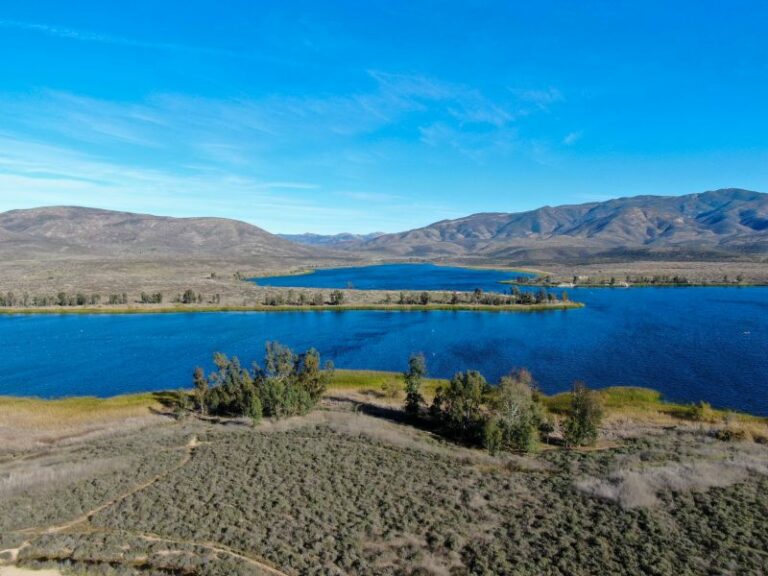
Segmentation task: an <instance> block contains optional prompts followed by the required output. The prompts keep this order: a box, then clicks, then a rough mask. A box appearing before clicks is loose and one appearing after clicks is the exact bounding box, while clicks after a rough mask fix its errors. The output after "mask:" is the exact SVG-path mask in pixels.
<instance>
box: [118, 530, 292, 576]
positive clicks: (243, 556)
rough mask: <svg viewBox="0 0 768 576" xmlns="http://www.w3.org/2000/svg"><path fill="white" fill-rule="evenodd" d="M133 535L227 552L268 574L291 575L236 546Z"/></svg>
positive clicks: (153, 540) (143, 538)
mask: <svg viewBox="0 0 768 576" xmlns="http://www.w3.org/2000/svg"><path fill="white" fill-rule="evenodd" d="M132 535H133V536H136V537H138V538H141V539H142V540H146V541H147V542H163V543H167V544H186V545H190V546H199V547H200V548H206V549H208V550H212V551H213V552H219V553H222V554H227V555H229V556H232V557H233V558H237V559H238V560H242V561H243V562H247V563H248V564H251V565H252V566H255V567H257V568H259V569H260V570H263V571H264V572H267V573H268V574H273V575H274V576H289V575H288V574H286V573H285V572H281V571H280V570H278V569H277V568H274V567H273V566H271V565H269V564H267V563H265V562H264V561H263V560H262V559H259V558H254V557H253V556H248V555H246V554H245V553H243V552H238V551H237V550H235V549H234V548H230V547H229V546H225V545H223V544H217V543H216V542H194V541H187V540H175V539H173V538H163V537H161V536H156V535H154V534H138V533H132Z"/></svg>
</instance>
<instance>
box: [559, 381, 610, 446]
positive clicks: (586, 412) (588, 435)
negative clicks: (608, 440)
mask: <svg viewBox="0 0 768 576" xmlns="http://www.w3.org/2000/svg"><path fill="white" fill-rule="evenodd" d="M602 419H603V406H602V402H601V400H600V396H599V395H598V393H597V392H595V391H593V390H590V389H589V388H587V385H586V384H584V382H574V384H573V390H572V391H571V411H570V413H569V414H568V418H567V419H566V421H565V427H564V436H565V444H566V446H568V447H573V446H590V445H593V444H594V443H595V442H597V435H598V429H599V427H600V422H601V421H602Z"/></svg>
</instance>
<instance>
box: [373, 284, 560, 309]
mask: <svg viewBox="0 0 768 576" xmlns="http://www.w3.org/2000/svg"><path fill="white" fill-rule="evenodd" d="M559 301H560V302H567V301H568V295H567V294H564V295H563V296H562V297H561V299H560V300H558V299H557V296H556V295H555V294H553V293H551V292H549V291H547V290H546V289H544V288H540V289H539V290H536V291H523V290H520V288H518V287H517V286H514V287H512V288H511V289H510V290H507V291H505V292H486V291H484V290H482V289H481V288H476V289H475V290H473V291H472V292H427V291H422V292H400V294H399V297H398V299H397V303H398V304H402V305H422V306H426V305H428V304H450V305H454V306H461V305H476V306H477V305H479V306H510V305H515V304H523V305H531V304H553V303H557V302H559ZM383 303H384V304H392V303H393V299H392V296H391V295H390V294H387V296H386V297H385V299H384V302H383Z"/></svg>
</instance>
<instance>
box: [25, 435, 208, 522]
mask: <svg viewBox="0 0 768 576" xmlns="http://www.w3.org/2000/svg"><path fill="white" fill-rule="evenodd" d="M199 445H200V442H199V441H198V439H197V436H192V438H190V439H189V442H187V444H186V445H185V446H184V449H185V454H184V457H183V458H182V459H181V460H179V462H178V463H176V464H175V465H174V466H172V467H171V468H169V469H168V470H166V471H164V472H162V473H160V474H157V475H155V476H153V477H152V478H150V479H149V480H146V481H144V482H142V483H141V484H137V485H136V486H134V487H132V488H131V489H130V490H128V491H127V492H123V493H122V494H119V495H118V496H115V497H114V498H112V499H111V500H107V501H106V502H104V503H103V504H100V505H99V506H97V507H96V508H93V509H92V510H89V511H88V512H86V513H84V514H81V515H80V516H78V517H77V518H74V519H72V520H70V521H69V522H65V523H64V524H58V525H55V526H48V527H47V528H27V529H25V530H19V532H20V533H22V534H36V535H41V534H59V533H61V532H65V531H67V530H71V529H72V528H76V527H77V526H79V525H80V524H85V523H86V522H90V521H91V518H93V517H94V516H95V515H96V514H98V513H99V512H101V511H102V510H105V509H107V508H109V507H111V506H114V505H115V504H119V503H120V502H122V501H123V500H125V499H126V498H129V497H130V496H133V495H134V494H136V493H138V492H141V491H142V490H146V489H147V488H149V487H150V486H152V485H153V484H156V483H157V482H159V481H160V480H162V479H163V478H166V477H167V476H170V475H171V474H173V473H174V472H176V471H177V470H180V469H181V468H183V467H184V466H186V465H187V464H188V463H189V461H190V460H192V455H193V454H194V452H195V449H196V448H197V447H198V446H199Z"/></svg>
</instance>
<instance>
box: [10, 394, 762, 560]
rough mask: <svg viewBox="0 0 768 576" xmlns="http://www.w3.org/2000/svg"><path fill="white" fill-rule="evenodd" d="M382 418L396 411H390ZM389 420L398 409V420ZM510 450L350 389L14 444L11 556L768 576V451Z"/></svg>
mask: <svg viewBox="0 0 768 576" xmlns="http://www.w3.org/2000/svg"><path fill="white" fill-rule="evenodd" d="M382 412H383V411H382ZM384 415H386V414H384ZM619 430H620V428H619V427H617V428H616V429H615V430H614V431H613V432H611V431H610V430H608V431H606V440H605V441H604V442H603V443H602V445H601V449H598V450H589V451H565V450H561V449H547V448H546V447H545V448H544V449H543V450H541V451H540V452H539V453H538V454H535V455H531V456H514V455H506V456H504V457H499V458H494V457H491V456H488V455H487V454H485V453H483V452H480V451H478V450H470V449H465V448H461V447H457V446H455V445H450V444H446V443H444V442H442V441H440V440H439V439H438V438H436V437H433V436H431V435H430V434H428V433H427V432H423V431H420V430H417V429H415V428H413V427H411V426H407V425H403V424H398V423H396V422H394V421H391V420H387V419H385V418H382V417H375V416H373V415H366V414H363V413H360V411H359V410H356V409H355V404H354V403H351V402H349V401H344V399H343V398H340V397H332V398H329V399H328V400H327V401H326V403H325V409H323V410H320V411H317V412H314V413H312V414H310V415H309V416H306V417H301V418H292V419H288V420H284V421H280V422H278V423H270V422H263V423H262V424H260V425H259V426H257V427H252V426H251V425H250V424H247V423H245V422H239V421H229V422H225V423H224V422H219V423H217V422H213V421H204V420H199V419H194V418H188V419H186V420H182V421H173V420H172V419H170V418H167V417H164V416H157V417H156V418H154V419H150V420H147V421H142V422H140V425H135V426H130V427H126V429H125V430H120V429H109V430H107V431H106V432H104V433H103V434H101V435H97V436H89V435H86V436H84V437H82V438H78V437H74V436H73V437H69V438H59V439H57V440H56V441H54V440H46V439H45V438H43V439H41V440H40V441H39V442H36V443H34V445H31V444H24V443H22V444H20V445H19V447H14V446H13V445H11V444H8V443H6V444H4V445H3V446H2V447H0V550H4V552H2V553H0V558H2V560H0V562H2V561H5V562H6V563H12V562H13V563H16V564H17V565H19V566H22V567H48V568H56V569H59V570H61V571H62V572H63V573H65V574H105V575H106V574H136V575H138V574H190V575H193V574H199V575H219V574H220V575H233V574H244V575H245V574H253V575H263V574H273V575H279V574H289V575H293V574H328V575H336V574H355V575H371V574H403V575H405V574H420V575H448V574H456V575H460V574H488V575H491V574H553V575H574V574H734V575H735V574H739V575H741V574H754V575H757V574H763V573H764V570H765V566H766V564H767V563H768V554H767V553H766V550H768V446H766V445H765V444H761V443H757V442H752V441H742V442H724V441H721V440H717V439H715V438H713V437H712V436H711V435H710V434H707V433H705V430H704V429H703V428H702V429H699V428H697V427H696V426H692V425H689V426H682V425H681V426H676V427H673V428H668V427H667V428H662V427H655V428H653V427H650V428H648V430H645V431H643V432H642V433H639V434H635V435H632V434H630V435H629V437H625V436H627V435H626V434H624V432H626V428H621V430H622V433H621V434H620V433H618V431H619Z"/></svg>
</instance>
